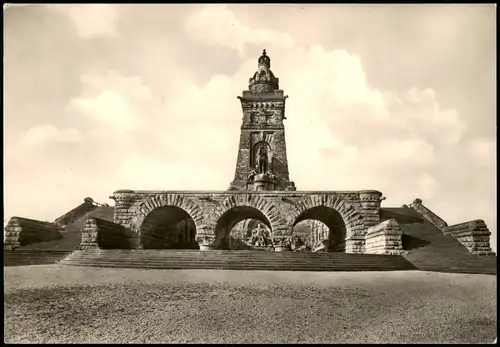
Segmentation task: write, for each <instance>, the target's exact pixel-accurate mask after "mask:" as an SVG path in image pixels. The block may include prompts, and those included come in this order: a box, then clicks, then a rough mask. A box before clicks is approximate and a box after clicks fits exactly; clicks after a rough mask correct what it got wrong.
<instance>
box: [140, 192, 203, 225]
mask: <svg viewBox="0 0 500 347" xmlns="http://www.w3.org/2000/svg"><path fill="white" fill-rule="evenodd" d="M165 206H173V207H178V208H180V209H182V210H184V211H185V212H187V214H188V215H189V216H190V217H191V219H192V220H193V222H194V225H195V227H196V233H199V232H201V231H202V230H204V229H205V228H206V226H205V223H203V210H202V208H201V207H200V206H199V205H198V204H197V203H195V202H194V201H193V200H192V199H190V198H186V197H184V196H182V195H180V194H175V193H174V194H159V195H155V196H153V197H151V198H149V199H147V200H145V201H142V202H141V203H140V204H139V206H138V209H137V210H138V217H137V219H136V223H135V225H136V231H137V232H138V233H140V230H141V226H142V224H143V222H144V220H145V219H146V217H147V216H148V215H149V214H150V213H151V212H153V211H154V210H155V209H157V208H161V207H165Z"/></svg>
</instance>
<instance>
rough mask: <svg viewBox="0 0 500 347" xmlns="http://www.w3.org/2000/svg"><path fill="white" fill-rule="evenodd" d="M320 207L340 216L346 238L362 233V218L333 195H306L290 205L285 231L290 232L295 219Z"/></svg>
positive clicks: (343, 201) (342, 200)
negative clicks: (329, 209)
mask: <svg viewBox="0 0 500 347" xmlns="http://www.w3.org/2000/svg"><path fill="white" fill-rule="evenodd" d="M321 206H324V207H329V208H331V209H333V210H335V211H337V212H338V213H339V214H340V216H341V217H342V219H343V221H344V224H345V228H346V237H351V236H353V235H360V234H362V233H363V231H364V229H365V227H364V221H363V216H362V215H361V214H360V213H359V212H358V211H356V209H355V208H354V206H352V205H351V204H349V203H348V202H347V201H345V200H344V199H342V197H340V196H338V195H333V194H314V195H307V196H305V197H303V198H301V199H300V200H298V201H297V202H295V203H294V204H292V205H291V207H290V209H289V210H288V214H287V219H286V221H287V224H288V225H287V230H290V232H291V230H292V228H293V226H294V224H295V222H296V220H297V218H298V217H299V216H300V215H301V214H302V213H303V212H305V211H307V210H309V209H312V208H315V207H321Z"/></svg>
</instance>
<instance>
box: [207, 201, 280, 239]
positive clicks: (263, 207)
mask: <svg viewBox="0 0 500 347" xmlns="http://www.w3.org/2000/svg"><path fill="white" fill-rule="evenodd" d="M240 206H248V207H253V208H255V209H256V210H258V211H260V212H261V213H262V214H263V215H264V217H266V218H267V220H268V221H269V224H270V225H269V226H270V228H271V232H273V231H274V230H277V229H278V228H279V225H280V211H279V210H278V209H277V208H276V206H274V204H273V203H272V202H271V201H269V200H266V199H264V198H263V197H261V196H259V195H257V194H234V195H230V196H228V197H227V198H225V199H224V200H223V201H222V202H220V203H219V204H217V205H216V206H215V207H214V208H213V210H212V211H211V212H210V214H209V217H208V222H207V224H209V225H210V227H211V228H212V230H215V226H216V225H217V222H218V220H219V219H220V218H221V217H222V216H223V215H224V214H225V213H226V212H228V211H229V210H231V209H233V208H235V207H240Z"/></svg>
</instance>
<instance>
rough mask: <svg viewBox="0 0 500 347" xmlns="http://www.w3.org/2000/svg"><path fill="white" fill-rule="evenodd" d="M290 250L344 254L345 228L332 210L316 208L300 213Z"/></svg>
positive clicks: (339, 217)
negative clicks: (298, 249)
mask: <svg viewBox="0 0 500 347" xmlns="http://www.w3.org/2000/svg"><path fill="white" fill-rule="evenodd" d="M292 235H293V237H292V248H301V249H304V250H311V251H327V252H345V238H346V226H345V223H344V220H343V218H342V216H341V215H340V213H339V212H338V211H336V210H335V209H333V208H330V207H326V206H317V207H312V208H310V209H307V210H305V211H304V212H302V213H301V214H300V215H299V216H298V217H297V219H296V220H295V223H294V224H293V230H292Z"/></svg>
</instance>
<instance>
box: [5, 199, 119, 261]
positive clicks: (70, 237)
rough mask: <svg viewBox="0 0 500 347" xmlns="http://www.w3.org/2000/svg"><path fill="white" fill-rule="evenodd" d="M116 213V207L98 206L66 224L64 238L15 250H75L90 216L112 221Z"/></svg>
mask: <svg viewBox="0 0 500 347" xmlns="http://www.w3.org/2000/svg"><path fill="white" fill-rule="evenodd" d="M113 215H114V207H110V206H97V207H95V208H93V209H91V210H90V211H88V212H87V213H85V214H83V215H81V216H78V218H77V219H75V220H74V221H73V220H72V221H71V224H68V225H66V226H64V231H63V232H62V236H63V237H62V238H61V239H58V240H53V241H49V242H39V243H34V244H31V245H27V246H23V247H21V248H18V249H16V250H15V251H14V252H19V251H21V250H32V251H74V250H76V249H77V248H78V246H79V245H80V241H81V235H82V228H83V225H84V224H85V221H86V220H87V219H88V218H91V217H94V218H100V219H104V220H107V221H110V222H112V221H113Z"/></svg>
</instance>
